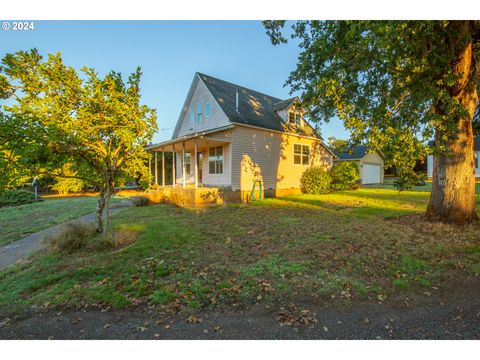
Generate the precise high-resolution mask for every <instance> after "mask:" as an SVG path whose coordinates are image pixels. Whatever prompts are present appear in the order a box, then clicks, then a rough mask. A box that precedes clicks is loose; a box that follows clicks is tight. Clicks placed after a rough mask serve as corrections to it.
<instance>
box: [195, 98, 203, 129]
mask: <svg viewBox="0 0 480 360" xmlns="http://www.w3.org/2000/svg"><path fill="white" fill-rule="evenodd" d="M199 108H201V111H200V112H199V111H198V109H199ZM196 115H197V116H196V117H195V122H196V123H197V124H201V123H203V116H204V112H203V104H202V103H201V102H199V103H197V107H196ZM199 115H200V119H201V120H200V121H199Z"/></svg>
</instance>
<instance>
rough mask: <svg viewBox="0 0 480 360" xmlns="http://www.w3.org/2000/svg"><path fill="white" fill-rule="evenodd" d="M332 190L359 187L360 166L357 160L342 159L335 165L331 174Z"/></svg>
mask: <svg viewBox="0 0 480 360" xmlns="http://www.w3.org/2000/svg"><path fill="white" fill-rule="evenodd" d="M330 175H331V176H332V185H331V187H332V190H354V189H358V180H359V179H360V177H359V176H358V167H357V164H356V163H355V162H352V161H342V162H340V163H339V164H338V165H335V167H334V168H333V170H332V172H331V174H330Z"/></svg>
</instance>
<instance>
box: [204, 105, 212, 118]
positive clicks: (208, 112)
mask: <svg viewBox="0 0 480 360" xmlns="http://www.w3.org/2000/svg"><path fill="white" fill-rule="evenodd" d="M210 115H212V104H210V103H206V104H205V117H206V118H207V117H210Z"/></svg>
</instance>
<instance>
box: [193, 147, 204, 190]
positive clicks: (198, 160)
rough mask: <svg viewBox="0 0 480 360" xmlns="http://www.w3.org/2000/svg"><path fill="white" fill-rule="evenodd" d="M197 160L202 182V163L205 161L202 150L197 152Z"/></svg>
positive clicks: (199, 180)
mask: <svg viewBox="0 0 480 360" xmlns="http://www.w3.org/2000/svg"><path fill="white" fill-rule="evenodd" d="M195 161H196V162H197V172H198V179H197V181H198V183H199V184H201V183H202V168H203V166H202V163H203V153H202V152H201V151H200V152H198V153H197V158H196V160H195Z"/></svg>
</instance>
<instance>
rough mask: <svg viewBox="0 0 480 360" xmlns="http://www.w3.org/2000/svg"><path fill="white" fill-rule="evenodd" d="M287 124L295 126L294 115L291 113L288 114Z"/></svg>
mask: <svg viewBox="0 0 480 360" xmlns="http://www.w3.org/2000/svg"><path fill="white" fill-rule="evenodd" d="M288 122H289V123H290V124H295V113H294V112H293V111H290V112H289V113H288Z"/></svg>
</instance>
